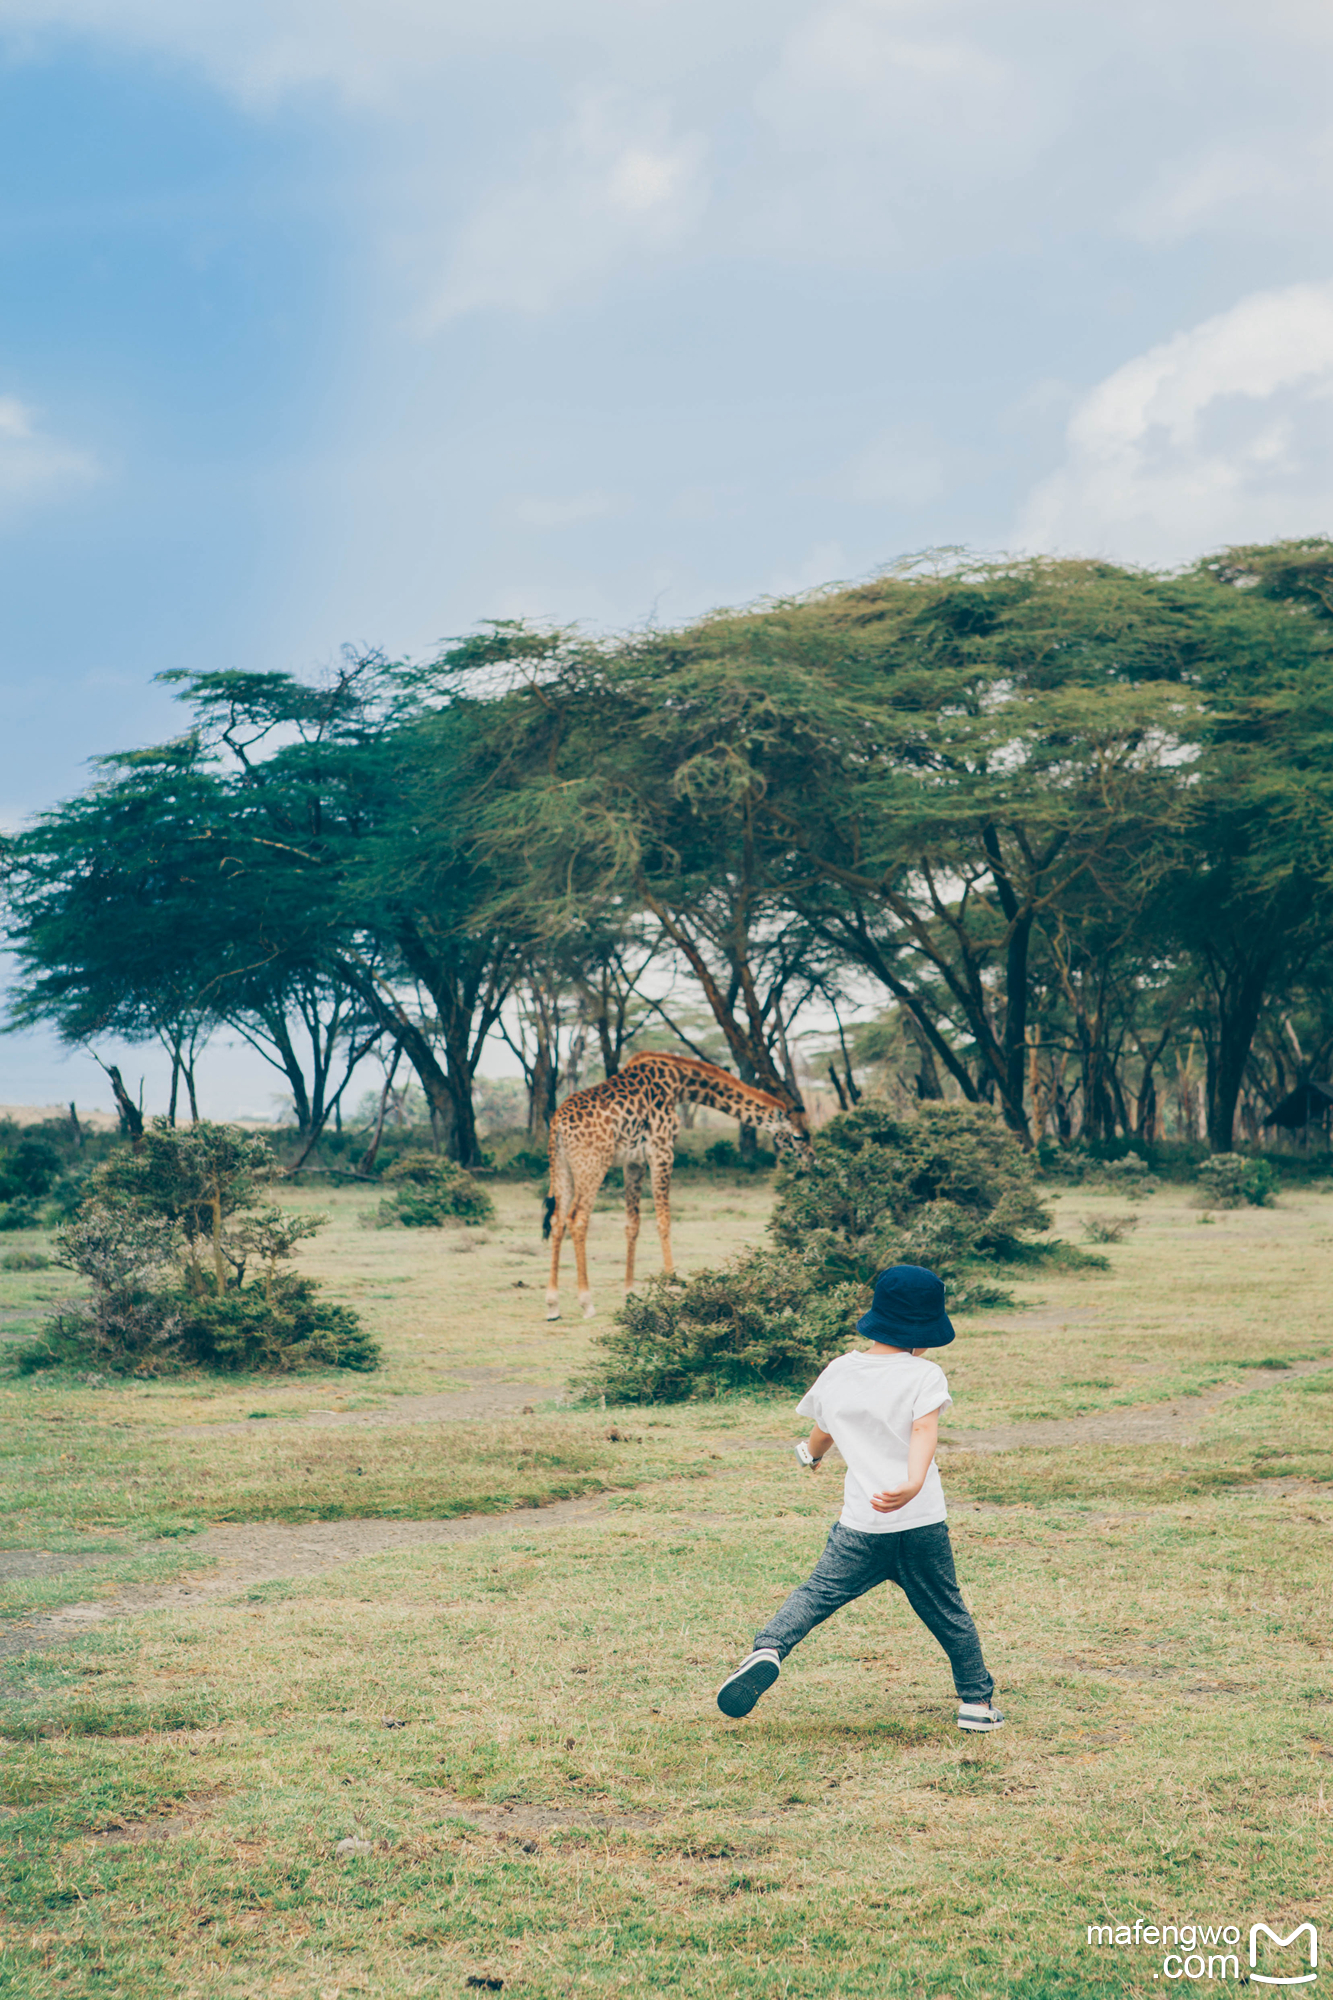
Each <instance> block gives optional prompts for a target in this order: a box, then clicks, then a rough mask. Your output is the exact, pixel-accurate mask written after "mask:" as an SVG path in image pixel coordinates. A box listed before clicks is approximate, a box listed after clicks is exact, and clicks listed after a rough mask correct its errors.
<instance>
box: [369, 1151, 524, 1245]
mask: <svg viewBox="0 0 1333 2000" xmlns="http://www.w3.org/2000/svg"><path fill="white" fill-rule="evenodd" d="M384 1178H385V1180H386V1181H391V1182H393V1183H394V1184H395V1185H394V1190H393V1193H392V1195H391V1196H390V1197H389V1198H388V1200H387V1201H382V1202H381V1203H380V1206H379V1211H378V1213H377V1215H376V1218H375V1221H376V1226H377V1227H378V1228H380V1229H392V1228H394V1227H395V1225H397V1226H399V1227H401V1228H405V1229H439V1228H441V1227H442V1226H443V1224H444V1223H446V1222H464V1223H466V1224H467V1225H468V1226H469V1227H475V1226H476V1225H478V1224H479V1223H482V1222H489V1221H491V1219H492V1217H493V1216H494V1214H495V1203H494V1202H493V1201H492V1200H491V1197H490V1195H489V1194H488V1193H487V1192H486V1190H485V1188H484V1187H482V1186H481V1185H480V1184H479V1183H478V1182H477V1181H475V1180H473V1178H472V1176H471V1174H470V1173H468V1172H467V1170H466V1169H465V1168H463V1167H460V1166H456V1165H455V1164H454V1162H453V1161H452V1160H444V1159H441V1158H440V1156H439V1154H438V1153H404V1154H403V1156H402V1158H401V1159H399V1160H395V1161H394V1163H393V1165H392V1166H391V1167H390V1168H389V1170H388V1172H387V1173H386V1174H385V1176H384Z"/></svg>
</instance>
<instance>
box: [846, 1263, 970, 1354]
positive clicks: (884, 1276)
mask: <svg viewBox="0 0 1333 2000" xmlns="http://www.w3.org/2000/svg"><path fill="white" fill-rule="evenodd" d="M856 1330H857V1332H858V1333H859V1334H860V1335H861V1336H862V1338H863V1339H864V1340H882V1341H883V1342H884V1344H885V1346H886V1347H947V1346H948V1345H949V1342H950V1341H951V1340H952V1339H953V1323H952V1321H951V1320H950V1318H949V1315H948V1314H947V1313H946V1312H945V1310H944V1284H943V1281H942V1280H941V1279H939V1278H937V1277H936V1276H935V1273H934V1272H933V1271H928V1270H926V1268H925V1266H924V1265H922V1264H894V1265H893V1266H892V1268H891V1269H890V1270H887V1271H881V1272H880V1274H879V1276H878V1277H877V1278H876V1280H875V1291H874V1297H873V1299H872V1301H871V1306H870V1311H869V1312H868V1313H863V1314H862V1315H861V1317H860V1319H859V1320H858V1321H857V1322H856Z"/></svg>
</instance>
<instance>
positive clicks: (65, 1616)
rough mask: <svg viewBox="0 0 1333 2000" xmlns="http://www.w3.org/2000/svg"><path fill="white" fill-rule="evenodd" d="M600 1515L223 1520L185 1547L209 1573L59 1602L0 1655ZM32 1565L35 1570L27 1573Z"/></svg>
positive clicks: (553, 1511)
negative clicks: (414, 1554)
mask: <svg viewBox="0 0 1333 2000" xmlns="http://www.w3.org/2000/svg"><path fill="white" fill-rule="evenodd" d="M606 1511H607V1500H606V1496H605V1495H603V1494H600V1493H599V1494H593V1495H591V1496H590V1497H589V1498H587V1499H583V1500H557V1501H554V1502H553V1503H552V1504H551V1505H550V1506H549V1507H525V1508H523V1509H522V1510H521V1511H520V1512H517V1513H510V1514H465V1515H462V1516H461V1517H460V1518H459V1519H457V1520H454V1521H377V1520H368V1521H309V1522H306V1523H305V1525H304V1526H302V1527H295V1528H294V1527H289V1526H288V1525H287V1524H286V1523H285V1522H280V1521H269V1522H258V1523H254V1522H247V1523H237V1524H235V1525H233V1524H230V1523H228V1524H224V1525H222V1526H219V1527H215V1528H209V1529H207V1530H206V1531H205V1533H204V1534H202V1535H200V1536H199V1537H198V1538H197V1539H196V1540H195V1541H194V1542H193V1543H192V1544H191V1550H190V1552H191V1554H192V1555H198V1556H199V1557H200V1558H201V1560H202V1561H204V1562H208V1561H210V1560H213V1561H215V1563H216V1567H215V1568H211V1569H209V1570H207V1571H206V1572H204V1573H203V1574H200V1575H191V1576H186V1577H182V1578H181V1579H180V1580H179V1581H178V1582H176V1583H168V1584H161V1585H157V1586H155V1587H154V1588H152V1589H150V1590H138V1591H126V1592H125V1593H124V1594H123V1595H121V1596H118V1597H102V1598H96V1599H93V1600H91V1601H90V1602H88V1603H85V1604H67V1605H65V1606H64V1607H63V1609H61V1610H59V1611H53V1612H51V1613H49V1614H48V1615H47V1616H44V1617H40V1618H31V1619H26V1620H25V1621H24V1622H23V1623H22V1624H17V1625H10V1626H8V1627H6V1628H5V1629H4V1630H0V1659H3V1658H5V1657H6V1656H8V1655H13V1654H15V1653H31V1652H36V1651H38V1650H39V1649H40V1648H42V1647H44V1646H52V1645H56V1644H58V1643H59V1642H60V1641H61V1640H62V1639H73V1638H77V1637H78V1635H79V1633H81V1632H87V1631H90V1630H91V1629H92V1628H93V1626H95V1625H104V1624H105V1623H106V1621H107V1620H108V1619H110V1618H125V1617H128V1616H130V1615H131V1614H132V1613H134V1612H136V1611H160V1610H162V1609H163V1608H164V1607H166V1606H168V1605H183V1606H186V1607H193V1606H194V1605H198V1604H207V1603H209V1602H210V1601H211V1600H212V1599H213V1598H215V1597H232V1596H235V1595H236V1593H237V1592H238V1591H242V1590H253V1589H254V1588H255V1587H256V1586H257V1585H259V1584H264V1583H278V1582H285V1581H287V1580H288V1579H289V1578H293V1577H303V1576H318V1575H319V1574H320V1572H321V1571H323V1570H329V1569H337V1568H338V1567H339V1566H340V1565H341V1564H342V1563H349V1562H359V1561H360V1560H361V1559H362V1557H364V1556H379V1555H385V1554H387V1553H389V1552H390V1551H391V1550H393V1549H416V1548H425V1547H429V1546H432V1545H434V1544H437V1543H441V1542H470V1541H476V1540H477V1539H478V1538H479V1537H481V1536H484V1535H505V1534H510V1533H512V1532H513V1530H514V1529H516V1528H517V1529H521V1531H522V1532H523V1533H524V1534H525V1535H526V1534H528V1533H529V1532H533V1533H535V1532H536V1531H538V1530H539V1529H543V1528H557V1527H561V1526H565V1525H567V1524H568V1523H569V1522H571V1521H582V1520H586V1519H588V1518H589V1516H595V1515H598V1514H603V1513H605V1512H606ZM93 1560H96V1559H95V1558H94V1559H93ZM88 1561H89V1559H88V1558H86V1557H79V1556H50V1555H41V1556H34V1555H33V1554H32V1553H30V1552H29V1551H27V1550H7V1551H4V1552H0V1577H4V1576H31V1575H34V1574H39V1575H46V1576H51V1575H56V1574H58V1573H59V1572H60V1571H62V1570H64V1569H66V1568H69V1569H73V1568H80V1567H83V1566H84V1565H85V1564H87V1563H88ZM34 1564H39V1565H40V1568H37V1569H34Z"/></svg>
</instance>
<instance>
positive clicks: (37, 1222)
mask: <svg viewBox="0 0 1333 2000" xmlns="http://www.w3.org/2000/svg"><path fill="white" fill-rule="evenodd" d="M41 1224H42V1204H41V1202H40V1201H37V1200H35V1199H34V1198H33V1197H32V1196H31V1195H17V1196H16V1197H15V1198H14V1200H13V1201H5V1202H0V1230H6V1231H8V1230H11V1229H40V1227H41Z"/></svg>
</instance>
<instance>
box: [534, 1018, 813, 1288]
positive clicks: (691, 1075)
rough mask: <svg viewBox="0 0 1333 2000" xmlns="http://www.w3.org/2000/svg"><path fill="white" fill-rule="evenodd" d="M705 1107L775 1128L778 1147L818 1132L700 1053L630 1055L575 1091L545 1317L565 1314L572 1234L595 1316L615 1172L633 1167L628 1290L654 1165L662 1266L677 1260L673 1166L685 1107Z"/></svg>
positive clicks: (563, 1129)
mask: <svg viewBox="0 0 1333 2000" xmlns="http://www.w3.org/2000/svg"><path fill="white" fill-rule="evenodd" d="M687 1102H688V1103H691V1104H706V1105H708V1106H709V1107H710V1108H711V1109H712V1110H714V1111H723V1112H725V1113H726V1114H727V1116H728V1117H731V1118H738V1119H740V1121H741V1123H742V1124H743V1125H751V1126H753V1127H754V1129H755V1130H756V1131H757V1132H771V1133H772V1134H773V1137H774V1139H775V1141H776V1142H777V1144H778V1145H779V1146H784V1145H786V1146H792V1147H795V1148H797V1149H798V1150H800V1151H801V1152H806V1153H808V1152H809V1149H810V1133H809V1128H808V1126H807V1124H806V1119H805V1113H804V1111H802V1110H801V1109H800V1108H799V1107H798V1106H795V1105H792V1104H787V1103H784V1102H783V1100H782V1099H781V1098H780V1097H773V1096H770V1094H769V1093H768V1091H766V1090H754V1089H752V1088H751V1087H750V1085H749V1084H745V1083H740V1082H738V1081H737V1079H736V1078H735V1077H734V1076H730V1075H728V1073H727V1071H726V1070H724V1069H719V1068H718V1067H717V1065H716V1064H715V1063H708V1062H701V1061H699V1060H698V1059H697V1058H696V1057H693V1056H678V1055H671V1054H666V1053H663V1052H662V1051H660V1050H656V1049H654V1050H650V1051H647V1052H646V1053H645V1054H643V1055H638V1056H631V1058H630V1060H629V1061H628V1062H627V1063H626V1065H625V1067H624V1069H622V1070H621V1071H620V1073H619V1074H618V1075H617V1076H609V1077H608V1078H607V1080H606V1082H605V1083H596V1084H593V1086H592V1087H591V1089H588V1090H576V1091H575V1092H574V1093H573V1095H572V1096H570V1097H567V1098H566V1099H565V1101H564V1103H563V1104H562V1105H561V1106H560V1109H559V1110H558V1111H557V1112H556V1114H555V1117H554V1118H553V1119H552V1120H551V1147H550V1150H551V1191H550V1194H549V1196H548V1197H547V1202H546V1219H545V1222H544V1224H543V1228H542V1234H543V1235H544V1236H549V1237H550V1238H551V1279H550V1283H549V1285H548V1287H547V1291H546V1317H547V1319H559V1317H560V1246H561V1243H562V1242H563V1241H564V1236H565V1231H566V1230H568V1231H569V1234H570V1236H571V1237H572V1238H573V1240H574V1261H575V1263H576V1265H577V1267H578V1296H579V1304H580V1306H581V1307H582V1308H583V1312H584V1316H585V1317H586V1318H589V1319H590V1318H591V1317H592V1310H593V1305H592V1291H591V1288H590V1286H589V1284H588V1224H589V1222H590V1221H591V1220H592V1208H593V1203H594V1202H595V1201H596V1199H597V1191H598V1189H599V1188H600V1187H601V1185H602V1182H603V1181H604V1180H605V1179H606V1176H607V1174H608V1173H609V1172H610V1170H611V1168H612V1167H616V1166H623V1167H624V1169H625V1289H626V1290H627V1291H628V1289H629V1287H630V1286H631V1285H632V1284H633V1283H634V1246H635V1243H636V1242H637V1240H638V1235H639V1201H640V1196H641V1194H642V1192H643V1174H644V1168H645V1167H646V1168H647V1169H648V1171H649V1173H650V1174H651V1176H652V1192H653V1209H654V1212H655V1214H656V1217H657V1234H658V1237H659V1238H660V1240H661V1244H662V1268H663V1270H664V1271H665V1272H666V1273H667V1275H668V1277H669V1276H671V1274H672V1272H673V1271H674V1268H675V1267H674V1265H673V1264H672V1261H671V1166H672V1161H673V1159H674V1157H675V1150H676V1132H677V1129H678V1127H679V1124H680V1107H681V1105H682V1104H683V1103H687Z"/></svg>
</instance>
